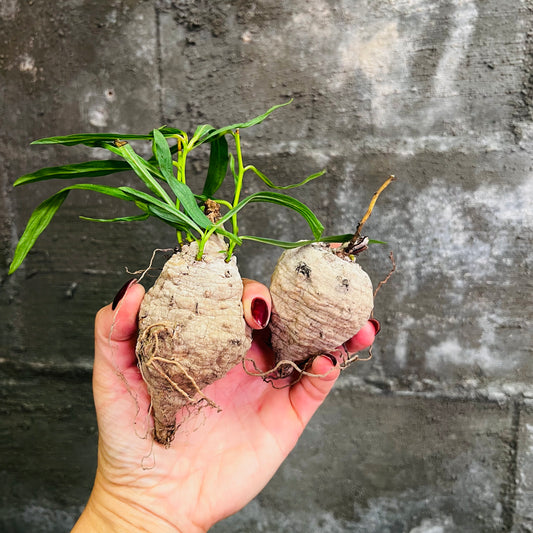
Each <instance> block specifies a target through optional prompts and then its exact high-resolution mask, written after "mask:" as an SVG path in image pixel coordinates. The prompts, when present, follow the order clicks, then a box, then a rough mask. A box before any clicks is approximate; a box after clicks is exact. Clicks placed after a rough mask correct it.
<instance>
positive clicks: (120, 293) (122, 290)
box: [111, 278, 137, 311]
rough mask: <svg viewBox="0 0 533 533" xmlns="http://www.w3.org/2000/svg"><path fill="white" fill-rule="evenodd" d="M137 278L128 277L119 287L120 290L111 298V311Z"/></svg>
mask: <svg viewBox="0 0 533 533" xmlns="http://www.w3.org/2000/svg"><path fill="white" fill-rule="evenodd" d="M136 282H137V280H136V279H135V278H133V279H130V280H129V281H127V282H126V283H124V285H122V287H120V290H119V291H118V292H117V295H116V296H115V297H114V298H113V303H112V304H111V309H113V311H114V310H115V309H116V308H117V305H118V304H119V302H120V300H122V298H124V295H125V294H126V291H127V290H128V289H129V288H130V287H131V286H132V285H133V284H134V283H136Z"/></svg>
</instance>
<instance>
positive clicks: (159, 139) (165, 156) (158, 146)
mask: <svg viewBox="0 0 533 533" xmlns="http://www.w3.org/2000/svg"><path fill="white" fill-rule="evenodd" d="M152 133H153V135H154V143H153V149H154V155H155V158H156V160H157V162H158V164H159V168H160V169H161V174H163V177H164V178H165V180H166V181H167V183H169V184H170V183H171V182H172V181H174V180H175V179H176V178H175V176H174V167H173V165H172V154H171V153H170V147H169V146H168V142H167V140H166V139H165V137H164V135H163V134H162V133H161V132H160V131H159V130H154V131H153V132H152Z"/></svg>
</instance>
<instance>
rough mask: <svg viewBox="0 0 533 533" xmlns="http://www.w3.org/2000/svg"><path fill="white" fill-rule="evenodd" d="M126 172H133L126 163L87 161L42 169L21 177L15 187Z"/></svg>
mask: <svg viewBox="0 0 533 533" xmlns="http://www.w3.org/2000/svg"><path fill="white" fill-rule="evenodd" d="M125 170H131V167H130V165H129V164H128V163H127V162H126V161H115V160H113V159H108V160H105V161H102V160H100V161H87V162H85V163H73V164H72V165H62V166H59V167H47V168H41V169H40V170H37V171H35V172H31V173H30V174H25V175H24V176H21V177H20V178H18V179H17V180H16V181H15V183H14V184H13V186H14V187H17V186H19V185H26V184H28V183H34V182H36V181H44V180H50V179H70V178H94V177H98V176H107V175H108V174H113V173H115V172H124V171H125Z"/></svg>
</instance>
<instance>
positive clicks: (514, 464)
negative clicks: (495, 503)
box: [502, 399, 522, 532]
mask: <svg viewBox="0 0 533 533" xmlns="http://www.w3.org/2000/svg"><path fill="white" fill-rule="evenodd" d="M511 409H512V418H511V436H510V441H509V464H508V466H507V481H506V483H505V485H504V488H503V491H502V520H503V531H504V532H507V531H512V529H513V525H514V516H515V510H516V491H517V484H518V475H519V472H518V441H519V434H520V413H521V409H522V406H521V403H520V401H519V400H517V399H515V400H514V401H513V403H512V407H511Z"/></svg>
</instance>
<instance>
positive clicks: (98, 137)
mask: <svg viewBox="0 0 533 533" xmlns="http://www.w3.org/2000/svg"><path fill="white" fill-rule="evenodd" d="M159 131H160V132H161V133H162V134H163V135H164V136H165V137H175V136H176V135H179V136H181V137H186V134H185V133H184V132H183V131H182V130H178V129H176V128H168V127H167V126H163V127H161V128H159ZM117 139H120V140H122V141H133V140H138V141H151V140H152V139H153V134H152V133H149V134H148V135H146V134H144V133H74V134H72V135H59V136H55V137H45V138H43V139H37V140H35V141H33V142H32V143H31V144H37V145H40V144H62V145H64V146H74V145H76V144H84V145H86V146H91V147H100V146H102V144H104V143H113V142H114V141H116V140H117Z"/></svg>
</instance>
